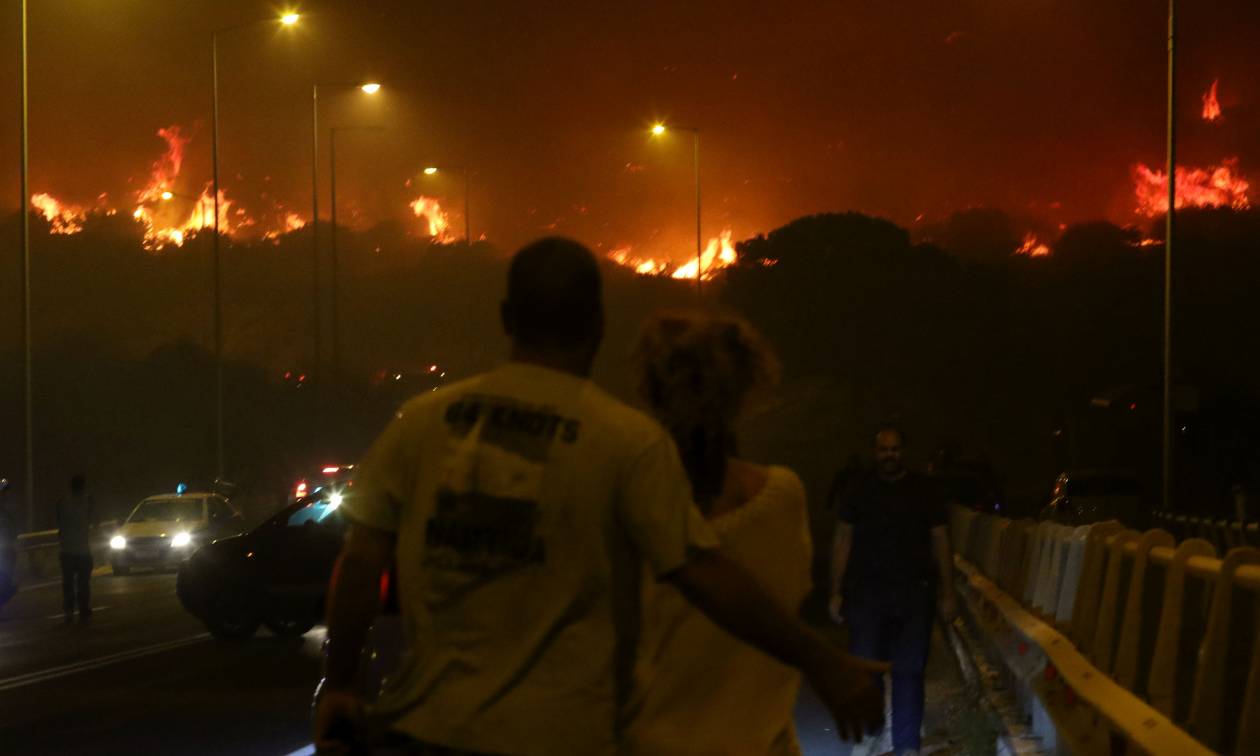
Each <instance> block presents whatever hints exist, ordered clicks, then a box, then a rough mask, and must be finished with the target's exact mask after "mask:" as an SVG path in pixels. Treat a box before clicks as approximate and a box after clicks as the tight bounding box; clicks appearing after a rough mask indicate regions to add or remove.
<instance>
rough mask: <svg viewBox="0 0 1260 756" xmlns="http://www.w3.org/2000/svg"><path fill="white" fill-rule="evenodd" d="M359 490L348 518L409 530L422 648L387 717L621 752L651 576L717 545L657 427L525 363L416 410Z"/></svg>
mask: <svg viewBox="0 0 1260 756" xmlns="http://www.w3.org/2000/svg"><path fill="white" fill-rule="evenodd" d="M352 491H353V495H351V496H347V498H346V502H345V504H344V505H343V506H344V507H345V508H346V510H347V512H348V513H349V515H350V517H351V518H352V519H354V520H356V521H358V522H361V523H363V524H365V525H368V526H370V527H374V528H379V529H382V530H388V531H396V532H397V536H398V541H397V543H398V545H397V551H396V559H397V568H398V572H397V574H398V591H399V600H400V604H401V608H402V615H403V619H404V622H405V624H406V627H407V633H408V638H409V641H410V646H411V651H410V655H409V658H408V660H407V662H406V663H405V664H404V665H403V669H402V670H401V671H400V673H399V674H398V675H397V676H396V677H395V678H394V679H393V680H391V681H390V683H389V684H388V686H387V689H386V691H385V692H384V694H383V695H382V699H381V702H380V710H381V711H382V712H387V713H388V712H398V713H399V717H398V719H397V720H396V721H395V722H394V724H393V729H395V730H398V731H401V732H404V733H407V734H408V735H410V736H412V737H415V738H417V739H420V740H423V741H426V742H429V743H433V744H438V745H445V746H450V747H454V748H462V749H466V750H473V751H483V752H490V753H502V754H598V753H608V752H612V751H613V750H614V749H615V747H616V743H617V739H618V737H619V735H620V730H621V723H620V717H621V715H622V711H623V709H624V704H625V702H626V700H627V699H628V691H629V686H630V682H631V676H632V671H633V663H634V653H635V648H636V644H637V641H638V626H639V619H640V613H641V607H640V598H641V594H640V591H641V580H640V578H641V576H642V574H643V571H644V564H645V563H646V565H647V569H649V570H650V572H651V573H652V574H654V575H656V576H658V577H659V576H661V575H664V574H666V573H668V572H670V571H672V570H674V569H676V568H677V567H680V566H681V565H682V564H683V563H684V561H685V560H686V558H687V553H688V550H689V549H691V548H693V547H701V548H712V547H715V546H716V544H717V542H716V538H715V536H714V535H713V534H712V532H711V531H710V530H709V528H708V527H707V525H706V523H705V522H704V521H703V518H702V517H701V516H700V514H699V512H698V511H697V510H696V508H695V506H694V504H693V503H692V499H691V490H690V486H689V484H688V482H687V477H686V474H685V472H684V471H683V468H682V464H681V462H680V461H679V458H678V452H677V450H676V448H675V447H674V443H673V441H672V440H671V439H670V438H669V436H668V434H667V433H666V432H665V431H664V430H663V429H662V428H661V427H660V426H659V425H658V424H657V423H655V422H654V421H653V420H651V419H649V418H648V417H647V416H646V415H644V414H642V413H640V412H637V411H635V410H633V409H630V408H629V407H627V406H625V405H623V404H622V403H620V402H618V401H616V400H615V399H613V398H612V397H610V396H609V395H607V394H606V393H604V392H603V391H602V390H600V389H599V388H597V387H596V386H595V385H594V384H593V383H592V382H591V381H589V380H586V379H582V378H579V377H576V376H573V375H570V374H568V373H562V372H559V371H555V370H549V369H546V368H542V367H537V366H532V365H527V364H523V363H508V364H506V365H504V366H502V367H500V368H498V369H496V370H493V371H490V372H489V373H485V374H483V375H481V376H478V377H475V378H471V379H469V380H467V381H463V382H461V383H457V384H455V385H452V386H450V387H448V388H445V389H442V390H440V391H437V392H434V393H431V394H427V395H423V396H420V397H418V398H416V399H413V400H412V401H410V402H408V403H407V404H406V405H405V406H404V407H403V409H402V411H401V412H399V414H398V416H397V418H396V419H395V420H394V421H393V422H392V423H391V424H390V425H389V426H388V427H387V428H386V429H385V432H384V433H383V434H382V435H381V437H380V438H379V439H378V440H377V441H376V443H375V444H374V445H373V447H372V449H371V450H370V451H369V453H368V455H367V458H366V459H365V460H364V461H363V464H362V465H361V467H360V468H359V471H358V474H357V476H356V481H355V485H354V488H353V489H352Z"/></svg>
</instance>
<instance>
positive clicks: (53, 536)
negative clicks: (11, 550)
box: [14, 520, 118, 585]
mask: <svg viewBox="0 0 1260 756" xmlns="http://www.w3.org/2000/svg"><path fill="white" fill-rule="evenodd" d="M117 526H118V523H117V521H115V520H107V521H105V522H102V523H100V524H99V525H98V526H97V527H96V531H95V533H94V534H93V537H92V556H93V558H94V560H95V561H96V562H97V563H98V564H100V563H103V562H104V561H105V556H106V553H105V552H106V550H107V549H108V542H109V535H110V534H111V533H113V532H114V529H115V528H116V527H117ZM58 533H59V531H57V530H40V531H36V532H33V533H22V534H20V535H19V536H18V537H17V543H18V547H17V564H16V565H15V568H14V571H15V573H16V575H17V580H18V583H19V585H21V584H23V583H26V582H28V581H31V580H40V579H44V578H51V577H54V576H56V575H59V574H61V563H60V561H59V559H58V557H57V555H58V553H59V549H58V546H59V545H60V543H59V540H58Z"/></svg>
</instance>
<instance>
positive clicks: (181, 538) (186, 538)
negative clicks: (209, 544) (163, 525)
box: [171, 533, 192, 549]
mask: <svg viewBox="0 0 1260 756" xmlns="http://www.w3.org/2000/svg"><path fill="white" fill-rule="evenodd" d="M190 543H192V536H191V535H189V534H188V533H176V534H175V535H173V536H171V546H173V547H175V548H177V549H178V548H179V547H181V546H187V545H188V544H190Z"/></svg>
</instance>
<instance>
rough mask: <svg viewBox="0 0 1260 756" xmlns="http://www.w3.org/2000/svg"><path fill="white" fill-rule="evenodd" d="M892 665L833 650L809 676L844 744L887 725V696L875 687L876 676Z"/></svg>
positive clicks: (809, 672)
mask: <svg viewBox="0 0 1260 756" xmlns="http://www.w3.org/2000/svg"><path fill="white" fill-rule="evenodd" d="M889 667H890V665H888V664H886V663H884V662H875V661H871V660H869V659H861V658H858V657H856V656H849V655H848V654H844V653H840V652H839V651H834V650H832V651H831V652H830V653H829V654H828V655H827V657H826V658H825V659H823V660H822V661H821V662H820V663H818V664H815V665H812V666H811V668H810V669H809V670H807V671H806V674H807V675H808V677H809V682H810V685H812V686H813V687H814V691H815V692H817V693H818V697H819V698H820V699H821V700H822V702H823V704H824V705H825V706H826V707H827V709H828V711H830V712H831V717H832V719H834V720H835V723H836V733H837V734H838V735H839V736H840V739H841V740H850V741H853V742H855V743H860V742H861V741H862V735H863V734H866V733H872V732H876V731H878V730H879V729H880V727H881V726H883V723H884V695H883V693H882V691H881V690H880V687H879V686H877V685H876V684H875V675H879V674H883V673H885V672H887V671H888V670H889Z"/></svg>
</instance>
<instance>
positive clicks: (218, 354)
mask: <svg viewBox="0 0 1260 756" xmlns="http://www.w3.org/2000/svg"><path fill="white" fill-rule="evenodd" d="M299 18H300V16H298V14H296V13H285V14H284V15H283V16H280V18H279V23H280V24H281V25H283V26H293V25H294V24H296V23H297V22H298V19H299ZM272 22H273V20H272V19H257V20H254V21H248V22H246V23H243V24H237V25H235V26H226V27H223V28H221V29H215V30H214V31H212V32H210V81H211V96H212V98H213V117H212V118H211V127H210V130H211V140H210V162H211V164H212V165H211V173H212V176H213V178H212V185H211V192H212V194H213V195H214V234H213V246H212V257H213V261H214V264H213V269H214V272H213V278H214V281H213V287H212V288H213V290H214V295H213V300H214V315H213V319H214V329H213V330H214V444H215V467H214V469H215V477H216V478H222V477H223V275H222V262H221V253H220V251H219V215H220V212H219V35H221V34H226V33H228V32H233V31H238V30H241V29H247V28H249V27H252V26H257V25H259V24H265V23H272Z"/></svg>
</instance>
